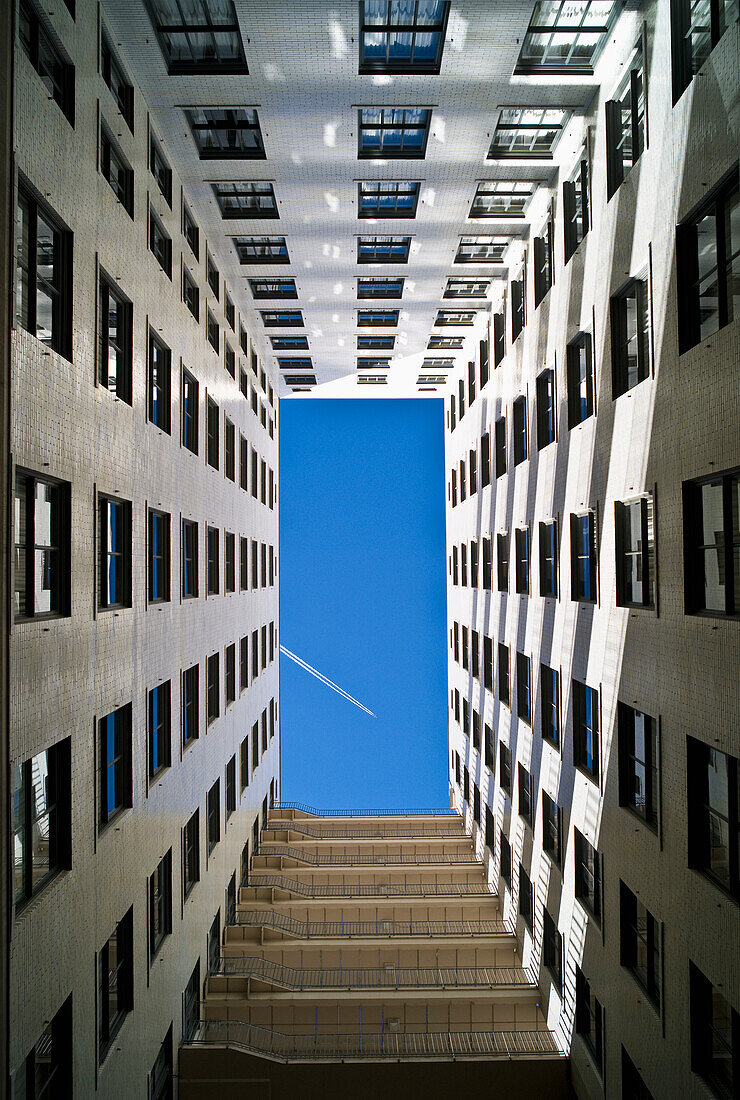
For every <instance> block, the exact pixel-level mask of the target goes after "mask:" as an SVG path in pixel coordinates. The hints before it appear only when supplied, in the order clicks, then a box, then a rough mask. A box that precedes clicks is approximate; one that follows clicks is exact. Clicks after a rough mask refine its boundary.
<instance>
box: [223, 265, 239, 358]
mask: <svg viewBox="0 0 740 1100" xmlns="http://www.w3.org/2000/svg"><path fill="white" fill-rule="evenodd" d="M224 317H225V318H226V324H227V325H228V326H229V328H230V329H231V331H232V332H236V310H235V309H234V303H233V302H232V300H231V297H230V296H229V292H228V290H227V289H226V285H225V284H224ZM230 374H231V377H232V378H233V377H234V371H231V372H230Z"/></svg>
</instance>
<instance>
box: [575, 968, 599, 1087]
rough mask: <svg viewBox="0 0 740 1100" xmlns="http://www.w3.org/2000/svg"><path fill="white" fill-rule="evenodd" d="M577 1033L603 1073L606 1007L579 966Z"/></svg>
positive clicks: (577, 975)
mask: <svg viewBox="0 0 740 1100" xmlns="http://www.w3.org/2000/svg"><path fill="white" fill-rule="evenodd" d="M575 1024H576V1035H580V1036H581V1038H582V1039H583V1041H584V1043H585V1044H586V1046H587V1047H588V1049H589V1051H590V1052H591V1055H592V1057H593V1059H594V1062H595V1064H596V1068H597V1070H598V1071H599V1073H601V1072H602V1071H603V1068H604V1009H603V1007H602V1005H601V1002H600V1001H599V1000H598V999H597V998H596V997H594V995H593V993H592V992H591V986H590V984H589V982H588V980H587V978H586V976H585V975H584V973H583V971H582V970H581V968H580V967H579V966H576V1019H575Z"/></svg>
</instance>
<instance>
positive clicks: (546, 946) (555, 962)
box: [542, 908, 563, 992]
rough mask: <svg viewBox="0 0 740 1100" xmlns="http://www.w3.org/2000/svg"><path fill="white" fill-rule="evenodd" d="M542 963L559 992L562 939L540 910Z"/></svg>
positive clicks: (548, 917) (549, 917)
mask: <svg viewBox="0 0 740 1100" xmlns="http://www.w3.org/2000/svg"><path fill="white" fill-rule="evenodd" d="M542 961H543V963H544V965H545V966H546V967H547V969H548V970H549V972H550V977H551V978H552V980H553V982H554V983H555V987H556V989H557V990H558V992H560V991H561V990H562V988H563V937H562V934H561V933H560V932H558V926H557V924H556V923H555V921H554V920H553V919H552V917H551V916H550V914H549V913H548V911H547V909H545V908H543V910H542Z"/></svg>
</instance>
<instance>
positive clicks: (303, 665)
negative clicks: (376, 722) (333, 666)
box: [280, 645, 375, 718]
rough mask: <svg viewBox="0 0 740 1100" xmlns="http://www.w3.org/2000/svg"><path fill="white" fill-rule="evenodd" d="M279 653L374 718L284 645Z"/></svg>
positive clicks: (363, 707)
mask: <svg viewBox="0 0 740 1100" xmlns="http://www.w3.org/2000/svg"><path fill="white" fill-rule="evenodd" d="M280 652H281V653H284V654H285V656H286V657H290V659H291V661H295V663H296V664H297V665H300V667H301V668H304V669H305V670H306V672H310V673H311V675H312V676H315V677H316V679H317V680H320V681H321V683H322V684H326V686H327V687H330V688H331V689H332V691H336V692H337V694H338V695H341V696H342V698H343V699H347V700H348V701H349V702H350V703H354V705H355V706H356V707H359V708H360V710H364V711H365V714H369V715H370V717H371V718H375V715H374V714H373V712H372V711H371V710H368V708H367V707H365V706H363V705H362V703H359V702H358V701H357V699H353V698H352V696H351V695H349V694H348V692H346V691H344V689H343V688H340V687H339V686H338V684H335V683H334V682H333V680H330V679H329V678H328V677H327V676H324V675H323V673H321V672H319V671H318V670H317V669H315V668H312V667H311V665H309V664H306V662H305V661H302V660H301V658H300V657H297V656H296V655H295V653H291V652H290V650H289V649H286V648H285V646H284V645H281V646H280Z"/></svg>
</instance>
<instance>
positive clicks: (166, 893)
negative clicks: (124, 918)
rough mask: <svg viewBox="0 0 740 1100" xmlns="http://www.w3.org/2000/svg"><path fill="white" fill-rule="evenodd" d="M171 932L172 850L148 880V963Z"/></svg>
mask: <svg viewBox="0 0 740 1100" xmlns="http://www.w3.org/2000/svg"><path fill="white" fill-rule="evenodd" d="M171 931H172V849H171V848H170V850H169V852H168V853H167V855H166V856H165V857H164V858H163V859H161V860H160V862H159V863H158V864H157V868H156V870H155V871H154V874H153V875H151V876H150V878H149V961H150V962H151V961H152V960H153V959H154V958H155V957H156V955H157V953H158V951H159V949H160V947H161V946H162V944H163V942H164V940H165V939H166V938H167V936H169V934H170V932H171Z"/></svg>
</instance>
